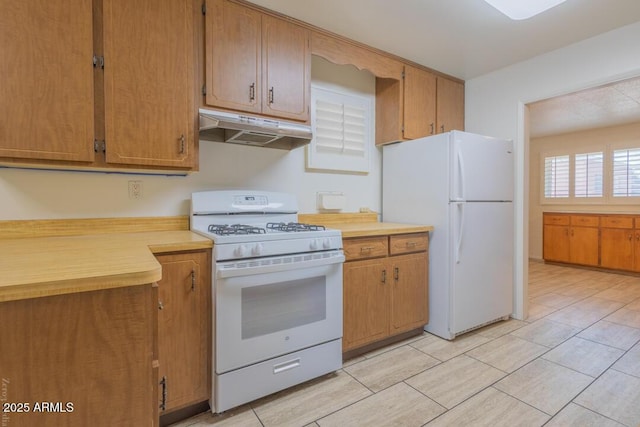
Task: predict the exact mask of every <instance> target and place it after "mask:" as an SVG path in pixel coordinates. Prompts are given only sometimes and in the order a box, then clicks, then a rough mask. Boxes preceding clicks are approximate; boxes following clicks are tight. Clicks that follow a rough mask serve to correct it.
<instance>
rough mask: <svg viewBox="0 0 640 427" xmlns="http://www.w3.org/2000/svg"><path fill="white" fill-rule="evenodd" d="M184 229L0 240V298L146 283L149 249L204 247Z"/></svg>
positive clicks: (157, 273)
mask: <svg viewBox="0 0 640 427" xmlns="http://www.w3.org/2000/svg"><path fill="white" fill-rule="evenodd" d="M211 247H212V241H211V240H209V239H207V238H205V237H202V236H200V235H198V234H195V233H192V232H190V231H186V230H177V231H153V232H142V233H114V234H101V235H83V236H67V237H36V238H25V239H3V240H0V302H2V301H11V300H17V299H27V298H35V297H43V296H50V295H60V294H67V293H75V292H86V291H92V290H99V289H108V288H116V287H126V286H134V285H142V284H146V283H152V282H156V281H158V280H160V279H161V278H162V270H161V267H160V264H159V263H158V261H157V260H156V258H155V257H154V256H153V254H154V253H163V252H174V251H186V250H198V249H207V248H211Z"/></svg>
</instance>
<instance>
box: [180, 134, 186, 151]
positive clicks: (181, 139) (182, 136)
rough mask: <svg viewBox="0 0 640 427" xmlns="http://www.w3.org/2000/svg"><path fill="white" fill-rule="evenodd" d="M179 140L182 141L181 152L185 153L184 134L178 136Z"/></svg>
mask: <svg viewBox="0 0 640 427" xmlns="http://www.w3.org/2000/svg"><path fill="white" fill-rule="evenodd" d="M178 141H179V142H180V154H184V141H185V138H184V134H182V135H180V138H178Z"/></svg>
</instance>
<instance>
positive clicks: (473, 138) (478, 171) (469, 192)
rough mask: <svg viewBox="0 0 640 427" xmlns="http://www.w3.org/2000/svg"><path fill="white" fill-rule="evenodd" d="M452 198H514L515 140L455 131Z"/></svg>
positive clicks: (452, 150)
mask: <svg viewBox="0 0 640 427" xmlns="http://www.w3.org/2000/svg"><path fill="white" fill-rule="evenodd" d="M449 148H450V150H451V151H450V157H449V158H450V159H451V163H452V164H451V166H452V167H451V169H450V171H451V174H452V176H451V179H450V181H449V182H450V183H451V188H450V196H451V197H450V200H452V201H463V200H466V201H485V200H510V201H512V200H513V180H514V172H513V171H514V155H513V142H512V141H508V140H502V139H497V138H490V137H487V136H482V135H476V134H472V133H467V132H457V131H454V132H451V141H450V147H449Z"/></svg>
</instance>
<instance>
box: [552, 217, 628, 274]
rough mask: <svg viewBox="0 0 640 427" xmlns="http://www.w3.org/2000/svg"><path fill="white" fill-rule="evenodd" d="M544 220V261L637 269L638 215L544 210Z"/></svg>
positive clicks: (626, 269)
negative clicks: (578, 213) (549, 211)
mask: <svg viewBox="0 0 640 427" xmlns="http://www.w3.org/2000/svg"><path fill="white" fill-rule="evenodd" d="M543 221H544V228H543V230H544V231H543V232H544V235H543V258H544V259H545V261H555V262H564V263H570V264H579V265H587V266H593V267H601V268H607V269H612V270H621V271H629V272H640V217H637V216H635V215H631V214H626V215H625V214H581V215H577V214H569V213H556V212H554V213H547V212H545V213H544V215H543Z"/></svg>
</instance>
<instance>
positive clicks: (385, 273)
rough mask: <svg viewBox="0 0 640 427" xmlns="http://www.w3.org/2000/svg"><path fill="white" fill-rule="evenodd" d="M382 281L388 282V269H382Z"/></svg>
mask: <svg viewBox="0 0 640 427" xmlns="http://www.w3.org/2000/svg"><path fill="white" fill-rule="evenodd" d="M382 283H387V270H382Z"/></svg>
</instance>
